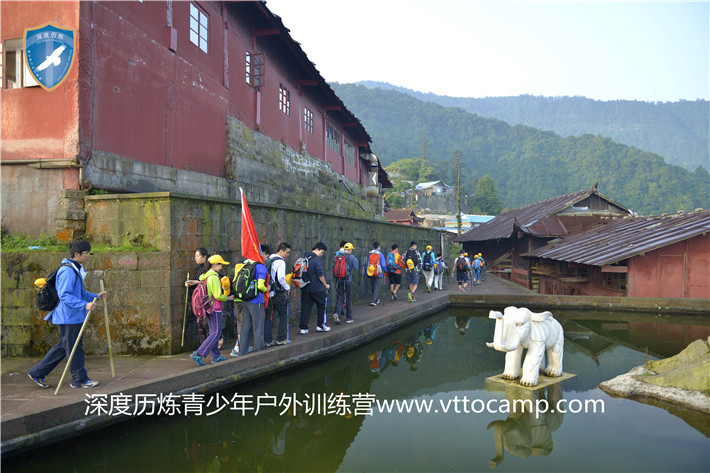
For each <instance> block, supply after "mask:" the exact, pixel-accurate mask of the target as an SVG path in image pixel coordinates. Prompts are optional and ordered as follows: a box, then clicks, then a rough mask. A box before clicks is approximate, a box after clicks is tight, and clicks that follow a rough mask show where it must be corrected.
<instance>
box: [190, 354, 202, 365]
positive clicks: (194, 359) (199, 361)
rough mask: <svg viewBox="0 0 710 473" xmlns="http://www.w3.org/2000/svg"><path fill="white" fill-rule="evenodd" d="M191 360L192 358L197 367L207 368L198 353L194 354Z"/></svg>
mask: <svg viewBox="0 0 710 473" xmlns="http://www.w3.org/2000/svg"><path fill="white" fill-rule="evenodd" d="M190 358H192V361H194V362H195V363H196V364H197V366H205V362H204V361H202V357H201V356H200V355H198V354H197V353H193V354H192V355H190Z"/></svg>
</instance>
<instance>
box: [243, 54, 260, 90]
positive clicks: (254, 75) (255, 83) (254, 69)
mask: <svg viewBox="0 0 710 473" xmlns="http://www.w3.org/2000/svg"><path fill="white" fill-rule="evenodd" d="M246 58H247V61H246V80H247V84H249V85H250V86H252V87H254V88H259V87H261V86H262V85H264V53H251V52H249V51H247V56H246Z"/></svg>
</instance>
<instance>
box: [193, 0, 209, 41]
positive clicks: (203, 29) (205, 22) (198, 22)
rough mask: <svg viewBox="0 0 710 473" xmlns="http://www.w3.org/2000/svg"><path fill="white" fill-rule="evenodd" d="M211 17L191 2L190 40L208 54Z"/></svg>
mask: <svg viewBox="0 0 710 473" xmlns="http://www.w3.org/2000/svg"><path fill="white" fill-rule="evenodd" d="M209 23H210V17H209V16H208V15H207V13H205V12H204V10H202V9H201V8H200V7H198V6H197V5H195V4H194V3H192V2H191V3H190V42H191V43H192V44H194V45H195V46H197V47H198V48H200V49H201V50H202V51H203V52H204V53H205V54H207V51H208V49H207V43H208V39H209Z"/></svg>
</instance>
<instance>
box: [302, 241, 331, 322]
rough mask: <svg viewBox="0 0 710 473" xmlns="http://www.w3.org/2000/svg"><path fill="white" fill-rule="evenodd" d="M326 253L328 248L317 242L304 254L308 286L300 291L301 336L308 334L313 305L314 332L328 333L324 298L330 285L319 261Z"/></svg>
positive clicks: (321, 262)
mask: <svg viewBox="0 0 710 473" xmlns="http://www.w3.org/2000/svg"><path fill="white" fill-rule="evenodd" d="M326 251H328V247H327V246H325V243H323V242H322V241H319V242H318V243H316V244H315V245H314V246H313V249H312V250H311V251H308V252H306V254H305V255H304V258H306V259H307V260H308V270H307V272H306V274H307V276H308V284H307V285H306V286H305V287H304V288H303V289H302V290H301V320H300V323H299V325H298V326H299V327H300V329H301V335H306V334H307V333H308V322H309V321H310V318H311V310H312V309H313V305H314V304H315V306H316V312H317V314H316V315H317V317H318V320H317V324H318V325H317V326H316V331H318V332H330V327H328V326H327V325H326V323H325V301H326V299H325V296H326V291H327V290H328V289H330V284H328V283H327V282H326V280H325V273H324V272H323V261H322V260H321V258H323V255H324V254H325V252H326Z"/></svg>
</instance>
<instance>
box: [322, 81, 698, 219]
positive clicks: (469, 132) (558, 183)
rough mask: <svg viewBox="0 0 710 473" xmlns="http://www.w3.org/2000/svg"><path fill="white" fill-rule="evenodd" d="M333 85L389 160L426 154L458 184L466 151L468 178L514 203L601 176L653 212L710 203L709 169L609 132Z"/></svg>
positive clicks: (604, 186) (622, 197)
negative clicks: (491, 185) (670, 160)
mask: <svg viewBox="0 0 710 473" xmlns="http://www.w3.org/2000/svg"><path fill="white" fill-rule="evenodd" d="M332 86H333V89H334V90H335V92H336V93H337V94H338V96H339V97H340V98H341V99H342V100H343V101H344V102H345V104H346V105H347V107H348V108H349V109H350V110H351V111H353V112H354V113H355V114H356V115H357V117H358V118H359V119H360V120H361V121H362V122H363V124H364V125H365V127H366V129H367V131H368V133H369V134H370V135H371V136H372V139H373V144H372V148H373V150H374V152H375V153H376V154H377V156H378V157H379V158H380V160H381V161H382V162H383V164H385V165H388V164H390V163H392V162H394V161H398V160H400V159H404V158H411V157H419V156H422V155H426V158H427V159H428V160H429V161H430V162H431V163H432V164H433V165H434V167H435V169H436V170H437V172H438V178H440V179H445V180H446V181H447V182H450V183H452V184H454V183H455V181H456V166H455V163H454V161H453V155H454V150H456V149H458V150H460V151H461V154H462V155H463V159H462V161H463V162H462V164H463V166H462V167H463V169H462V183H463V184H464V185H469V184H470V183H471V182H472V181H473V180H474V179H476V178H481V177H483V176H484V175H485V174H489V175H490V176H491V178H492V179H493V180H494V182H495V186H496V190H497V195H498V197H499V198H500V199H501V200H502V201H503V202H504V203H505V205H506V206H508V207H509V208H514V207H519V206H522V205H526V204H530V203H533V202H537V201H540V200H543V199H547V198H550V197H554V196H557V195H561V194H565V193H568V192H576V191H578V190H580V189H585V188H588V187H590V186H591V185H593V184H594V183H595V182H597V181H599V191H600V192H602V193H604V194H606V195H608V196H609V197H611V198H612V199H614V200H616V201H618V202H620V203H622V204H624V205H626V206H628V207H629V208H631V209H633V210H636V211H638V212H641V213H643V214H646V215H649V214H660V213H662V212H675V211H677V210H692V209H695V208H698V207H702V208H708V207H710V196H709V195H708V182H710V175H708V173H707V171H705V169H704V168H700V169H698V170H697V171H695V172H690V171H688V170H686V169H683V168H681V167H680V166H673V165H669V164H666V163H665V162H664V161H663V158H662V157H661V156H658V155H656V154H653V153H649V152H646V151H642V150H640V149H638V148H634V147H630V146H626V145H622V144H619V143H616V142H614V141H612V140H610V139H608V138H603V137H600V136H593V135H583V136H580V137H573V136H569V137H567V138H563V137H561V136H559V135H557V134H555V133H552V132H549V131H541V130H538V129H535V128H530V127H527V126H522V125H516V126H511V125H508V124H507V123H505V122H502V121H500V120H495V119H492V118H484V117H481V116H478V115H474V114H471V113H468V112H465V111H464V110H462V109H460V108H447V107H442V106H440V105H437V104H434V103H430V102H423V101H420V100H417V99H415V98H413V97H412V96H410V95H407V94H403V93H400V92H396V91H392V90H382V89H368V88H366V87H364V86H360V85H353V84H332ZM464 190H466V189H464Z"/></svg>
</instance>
